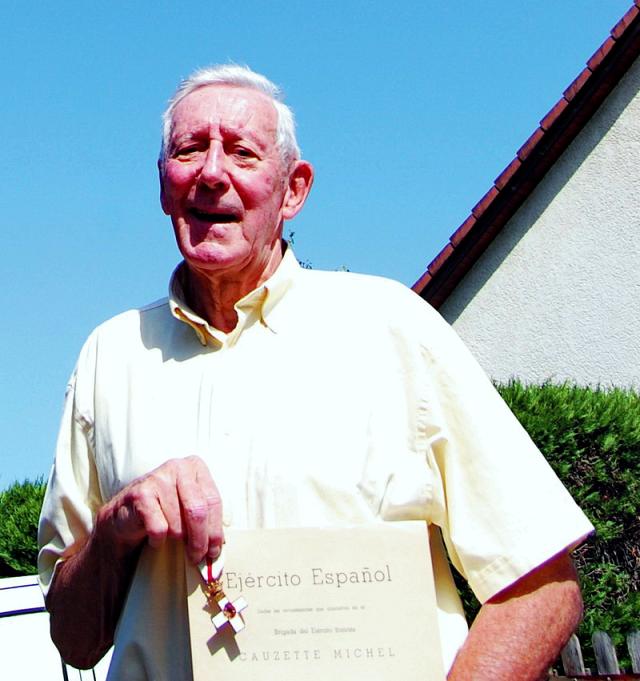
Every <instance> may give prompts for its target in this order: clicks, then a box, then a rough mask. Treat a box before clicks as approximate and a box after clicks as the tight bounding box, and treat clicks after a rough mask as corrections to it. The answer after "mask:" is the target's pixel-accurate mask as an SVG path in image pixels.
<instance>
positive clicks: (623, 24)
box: [611, 7, 640, 40]
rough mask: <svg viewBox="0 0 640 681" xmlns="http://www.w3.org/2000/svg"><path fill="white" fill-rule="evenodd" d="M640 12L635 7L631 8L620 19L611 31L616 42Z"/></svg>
mask: <svg viewBox="0 0 640 681" xmlns="http://www.w3.org/2000/svg"><path fill="white" fill-rule="evenodd" d="M639 12H640V10H639V9H638V8H637V7H631V8H630V9H629V11H628V12H627V13H626V14H625V15H624V16H623V17H622V19H620V21H619V22H618V23H617V24H616V25H615V26H614V27H613V29H612V30H611V35H612V36H613V37H614V38H615V39H616V40H617V39H618V38H620V37H621V36H622V34H623V33H624V32H625V31H626V30H627V28H629V26H630V25H631V22H632V21H633V20H634V19H635V18H636V17H637V16H638V13H639Z"/></svg>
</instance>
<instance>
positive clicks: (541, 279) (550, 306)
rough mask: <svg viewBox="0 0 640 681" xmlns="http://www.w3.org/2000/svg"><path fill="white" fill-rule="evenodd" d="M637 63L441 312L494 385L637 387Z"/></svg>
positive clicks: (639, 305)
mask: <svg viewBox="0 0 640 681" xmlns="http://www.w3.org/2000/svg"><path fill="white" fill-rule="evenodd" d="M639 91H640V61H636V63H635V64H634V65H633V66H632V67H631V69H630V71H629V72H628V73H627V74H626V76H625V77H624V78H623V80H622V81H621V82H620V83H619V84H618V86H617V87H616V89H615V90H614V91H613V93H612V94H611V95H610V96H609V98H608V100H607V101H606V102H605V104H604V105H603V106H602V107H601V108H600V110H599V111H598V112H597V113H596V115H595V116H594V117H593V119H592V120H591V121H590V122H589V124H588V125H587V127H586V128H585V129H584V130H583V131H582V132H581V133H580V135H579V136H578V138H577V139H576V140H574V142H573V144H572V145H571V146H570V147H569V149H568V150H567V151H566V152H565V153H564V155H563V156H562V157H561V158H560V159H559V161H558V162H557V163H556V164H555V166H554V168H553V169H552V170H551V171H550V172H549V173H548V174H547V176H546V177H545V178H544V180H543V181H542V182H541V183H540V185H539V186H538V187H537V189H536V190H535V191H534V193H533V195H532V196H531V197H530V198H529V199H528V200H527V202H526V203H525V204H524V205H523V206H522V207H521V209H520V210H519V211H518V213H517V214H516V215H515V216H514V217H513V218H512V219H511V221H510V223H509V224H508V225H507V226H506V227H505V229H504V230H503V231H502V232H501V234H500V235H499V236H498V237H497V239H496V240H495V241H494V242H493V244H492V245H491V246H490V248H489V249H488V250H487V251H486V252H485V253H484V255H483V256H482V257H481V259H480V260H479V261H478V262H477V263H476V265H475V266H474V267H473V269H472V270H471V271H470V272H469V273H468V274H467V276H466V277H465V279H464V280H463V281H462V282H461V284H460V285H459V286H458V287H457V289H456V290H455V291H454V292H453V294H452V295H451V296H450V298H449V299H448V300H447V302H446V303H445V305H444V306H443V307H442V309H441V312H442V314H443V315H444V317H445V318H446V319H447V320H448V321H449V322H450V323H452V324H453V326H454V328H455V329H456V331H457V332H458V333H459V334H460V336H461V337H462V338H463V340H464V341H465V342H466V343H467V345H468V346H469V347H470V348H471V350H472V351H473V353H474V354H475V355H476V357H477V358H478V360H479V361H480V363H481V364H482V366H483V367H484V369H485V370H486V371H487V372H488V373H489V375H490V376H491V377H492V378H494V379H497V380H500V381H505V380H507V379H509V378H510V377H511V376H517V377H519V378H521V379H522V380H524V381H525V382H542V381H545V380H548V379H551V380H553V381H554V382H561V381H564V380H570V381H575V382H577V383H578V384H582V385H597V384H601V385H605V386H610V385H617V386H621V387H629V386H633V387H635V388H636V389H638V388H640V365H639V361H638V357H640V342H639V338H640V248H639V239H640V179H639V178H640V175H639V170H638V166H639V163H640V95H639Z"/></svg>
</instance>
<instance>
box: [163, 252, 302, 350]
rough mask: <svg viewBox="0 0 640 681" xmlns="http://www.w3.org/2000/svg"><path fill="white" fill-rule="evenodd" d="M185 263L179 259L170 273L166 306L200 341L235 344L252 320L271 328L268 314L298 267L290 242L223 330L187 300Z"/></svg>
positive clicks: (240, 304)
mask: <svg viewBox="0 0 640 681" xmlns="http://www.w3.org/2000/svg"><path fill="white" fill-rule="evenodd" d="M185 268H186V265H185V263H184V261H182V262H181V263H180V264H179V265H178V266H177V267H176V269H175V270H174V271H173V274H172V275H171V279H170V281H169V307H170V309H171V314H172V315H173V316H174V317H175V318H176V319H178V320H179V321H181V322H184V323H185V324H188V325H189V326H190V327H191V328H192V329H193V330H194V332H195V334H196V336H197V337H198V340H199V341H200V343H202V345H207V344H208V343H209V342H210V341H213V342H214V343H215V344H216V345H225V344H231V345H232V344H234V343H235V342H236V341H237V340H238V338H239V337H240V334H241V333H242V331H243V330H244V329H245V328H247V327H248V326H249V325H250V324H251V323H252V322H253V321H254V320H259V322H260V323H261V324H262V325H264V326H266V327H267V328H270V329H271V330H272V331H275V329H273V328H272V326H271V325H270V324H269V323H268V320H269V317H270V315H271V313H272V312H273V310H274V309H275V307H276V306H277V305H278V303H279V302H280V301H281V300H282V299H283V298H284V295H285V293H286V292H287V291H288V289H289V288H290V286H291V284H292V283H293V280H294V279H295V277H296V276H297V275H298V273H299V271H300V269H301V267H300V265H299V264H298V261H297V260H296V256H295V255H294V253H293V250H292V249H291V247H290V246H289V245H287V248H286V250H285V252H284V255H283V256H282V261H281V262H280V264H279V265H278V268H277V269H276V271H275V272H274V273H273V274H272V275H271V277H269V279H267V281H265V282H264V284H262V285H260V286H259V287H258V288H256V289H254V290H253V291H250V292H249V293H247V295H246V296H244V297H243V298H241V299H240V300H239V301H238V302H237V303H236V304H235V305H234V308H235V310H236V312H237V313H238V323H237V325H236V327H235V329H234V330H233V331H231V332H229V333H225V332H223V331H220V330H219V329H216V328H215V327H214V326H212V325H211V324H209V322H207V321H206V320H205V319H203V318H202V317H200V316H199V315H198V314H196V313H195V312H194V311H193V310H192V309H191V308H190V307H189V305H188V304H187V302H186V296H185V293H184V286H183V281H184V275H185Z"/></svg>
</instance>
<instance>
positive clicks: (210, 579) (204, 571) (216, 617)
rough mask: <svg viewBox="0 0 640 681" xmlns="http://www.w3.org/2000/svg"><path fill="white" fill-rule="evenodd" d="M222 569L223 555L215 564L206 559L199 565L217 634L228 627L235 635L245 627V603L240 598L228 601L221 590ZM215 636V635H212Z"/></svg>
mask: <svg viewBox="0 0 640 681" xmlns="http://www.w3.org/2000/svg"><path fill="white" fill-rule="evenodd" d="M223 567H224V559H223V554H220V557H219V558H218V560H216V561H215V562H214V561H212V560H211V558H207V559H206V560H205V561H203V562H202V563H200V574H201V575H202V577H203V579H204V583H205V593H206V594H207V601H208V603H209V608H210V610H211V612H212V615H211V621H212V622H213V626H214V627H215V628H216V631H215V633H216V634H217V633H218V632H219V631H220V630H221V629H223V628H224V627H226V626H227V625H230V626H231V628H232V629H233V631H234V632H235V633H236V634H237V633H238V632H239V631H242V630H243V629H244V627H245V622H244V618H243V617H242V611H243V610H244V609H245V608H246V607H247V602H246V601H245V600H244V598H243V597H242V596H238V598H236V599H235V600H234V601H230V600H229V599H228V598H227V595H226V594H225V593H224V591H223V589H222V568H223ZM214 635H215V634H214Z"/></svg>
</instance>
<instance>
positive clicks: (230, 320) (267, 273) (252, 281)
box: [183, 249, 283, 333]
mask: <svg viewBox="0 0 640 681" xmlns="http://www.w3.org/2000/svg"><path fill="white" fill-rule="evenodd" d="M282 256H283V250H282V249H277V250H276V251H274V252H273V253H272V255H271V256H270V258H269V259H268V261H267V262H266V264H265V265H264V266H260V267H255V266H253V265H254V263H253V262H252V263H251V265H252V266H251V267H248V268H246V269H243V270H240V271H239V272H234V273H224V272H223V273H208V272H206V271H205V272H203V271H202V270H196V269H194V268H191V267H190V266H189V264H188V263H186V267H185V270H184V280H183V289H184V294H185V297H186V302H187V303H188V305H189V307H191V309H192V310H193V311H194V312H195V313H196V314H198V315H199V316H200V317H202V318H203V319H204V320H206V321H207V322H208V323H209V324H211V326H213V327H214V328H216V329H218V330H219V331H222V332H224V333H230V332H231V331H233V329H235V327H236V324H237V323H238V313H237V312H236V309H235V304H236V303H237V302H238V301H239V300H241V299H242V298H244V297H245V296H246V295H247V294H248V293H251V291H253V290H255V289H257V288H258V287H259V286H261V285H262V284H264V282H265V281H267V279H269V277H271V275H272V274H273V273H274V272H275V271H276V270H277V269H278V266H279V265H280V263H281V262H282Z"/></svg>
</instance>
